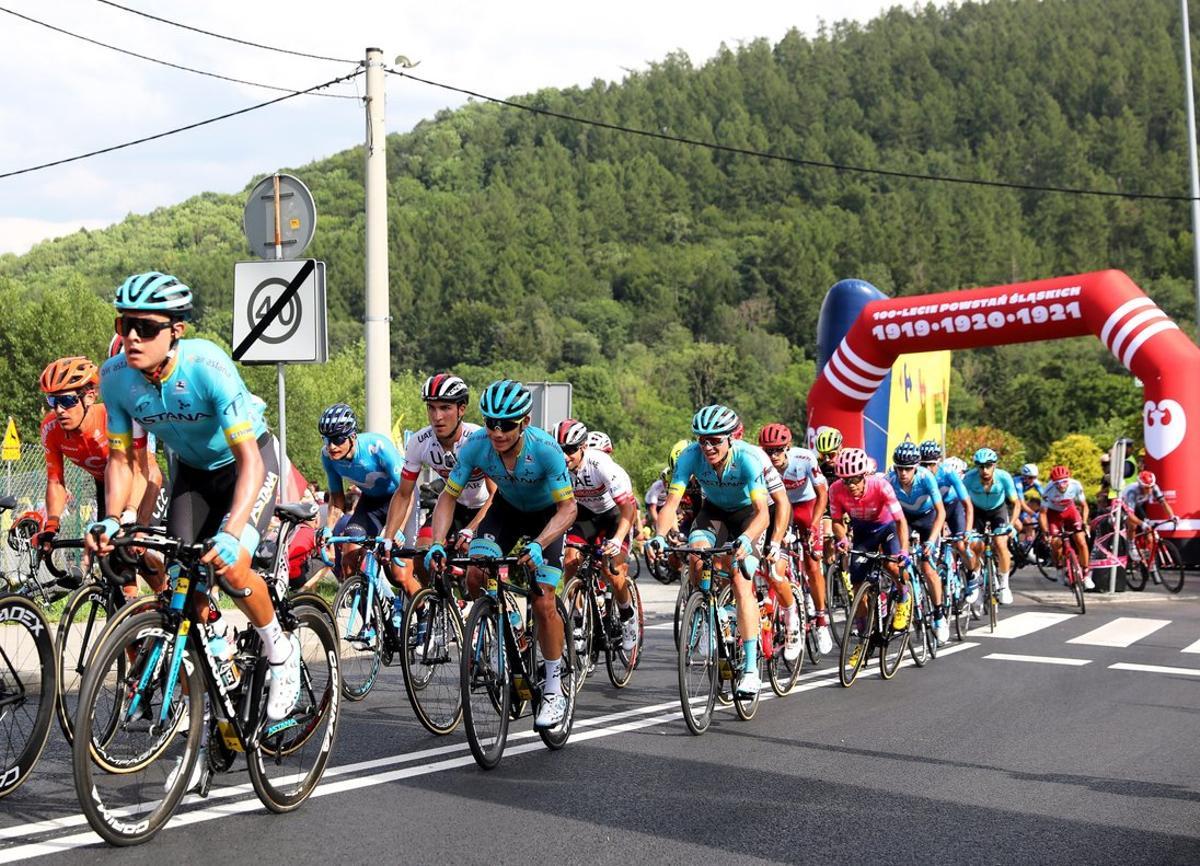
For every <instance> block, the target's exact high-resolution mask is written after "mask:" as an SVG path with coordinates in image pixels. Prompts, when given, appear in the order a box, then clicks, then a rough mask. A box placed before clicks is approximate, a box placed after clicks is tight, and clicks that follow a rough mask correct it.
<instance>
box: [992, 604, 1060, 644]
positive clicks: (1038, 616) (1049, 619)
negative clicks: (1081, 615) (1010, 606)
mask: <svg viewBox="0 0 1200 866" xmlns="http://www.w3.org/2000/svg"><path fill="white" fill-rule="evenodd" d="M1074 616H1078V614H1074V613H1048V612H1046V611H1040V610H1030V611H1026V612H1025V613H1018V614H1017V615H1016V616H1009V617H1005V618H1004V619H1002V620H1000V622H998V623H997V624H996V630H995V631H994V632H990V631H987V630H986V629H977V630H976V631H972V632H971V636H972V637H998V638H1003V639H1005V640H1012V639H1013V638H1018V637H1025V635H1028V634H1033V633H1034V632H1035V631H1041V630H1042V629H1044V628H1050V626H1052V625H1058V624H1059V623H1060V622H1063V621H1064V620H1068V619H1071V618H1072V617H1074Z"/></svg>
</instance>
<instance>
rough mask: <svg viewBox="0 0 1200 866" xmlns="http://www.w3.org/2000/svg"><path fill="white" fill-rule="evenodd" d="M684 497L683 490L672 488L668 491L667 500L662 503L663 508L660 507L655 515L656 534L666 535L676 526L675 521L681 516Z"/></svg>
mask: <svg viewBox="0 0 1200 866" xmlns="http://www.w3.org/2000/svg"><path fill="white" fill-rule="evenodd" d="M682 499H683V491H682V490H674V489H671V490H669V491H667V501H666V502H664V503H663V504H662V508H659V509H658V513H657V514H655V516H654V532H655V534H656V535H662V536H664V537H665V536H666V534H667V533H668V532H670V531H671V530H673V529H674V528H675V522H676V520H677V519H678V516H679V502H680V500H682Z"/></svg>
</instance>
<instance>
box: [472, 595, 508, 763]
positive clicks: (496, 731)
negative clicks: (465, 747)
mask: <svg viewBox="0 0 1200 866" xmlns="http://www.w3.org/2000/svg"><path fill="white" fill-rule="evenodd" d="M465 638H466V640H465V643H464V647H465V652H463V654H462V674H461V676H460V677H459V681H460V684H461V688H462V708H463V727H464V728H465V729H466V732H467V743H468V744H469V745H470V746H471V754H472V755H474V757H475V763H477V764H479V766H481V767H483V769H485V770H490V769H492V768H493V767H495V766H496V765H497V764H499V763H500V758H501V757H503V755H504V744H505V742H506V741H507V740H508V721H509V709H510V707H511V700H512V690H511V679H512V672H511V671H510V669H509V665H508V658H507V652H506V650H505V647H504V635H503V633H502V632H501V631H500V606H499V605H498V604H497V603H496V600H495V599H494V598H491V597H490V596H486V595H485V596H483V597H482V598H479V599H477V600H476V601H475V602H474V604H472V605H471V615H470V616H468V617H467V627H466V632H465Z"/></svg>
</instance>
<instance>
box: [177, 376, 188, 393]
mask: <svg viewBox="0 0 1200 866" xmlns="http://www.w3.org/2000/svg"><path fill="white" fill-rule="evenodd" d="M186 390H187V382H185V381H183V379H179V380H177V381H176V382H175V393H176V394H182V393H183V392H184V391H186Z"/></svg>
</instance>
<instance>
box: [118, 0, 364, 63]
mask: <svg viewBox="0 0 1200 866" xmlns="http://www.w3.org/2000/svg"><path fill="white" fill-rule="evenodd" d="M96 2H97V3H103V4H104V5H105V6H112V7H113V8H114V9H120V10H121V11H123V12H129V13H131V14H133V15H140V16H142V17H143V18H149V19H150V20H151V21H157V22H159V23H160V24H170V25H171V26H172V27H180V28H182V29H184V30H190V31H192V32H193V33H201V34H203V35H205V36H212V37H215V38H217V39H224V40H225V41H227V42H236V43H238V44H239V45H249V46H250V47H251V48H262V49H263V50H265V51H276V52H278V53H280V54H291V55H293V56H295V57H307V58H309V59H310V60H328V61H331V62H333V63H357V62H358V61H357V60H346V59H345V58H342V57H325V56H324V55H321V54H307V53H305V52H303V51H292V50H291V49H289V48H276V47H275V46H274V45H263V44H262V43H259V42H250V41H248V40H246V39H238V38H236V37H233V36H224V35H222V34H220V33H213V32H212V31H211V30H201V29H200V28H199V27H192V26H191V25H190V24H180V23H179V22H178V21H171V20H170V19H168V18H159V17H158V16H157V15H151V14H150V13H149V12H142V11H141V10H140V9H131V8H130V7H128V6H122V5H121V4H120V3H113V2H112V0H96Z"/></svg>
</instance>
